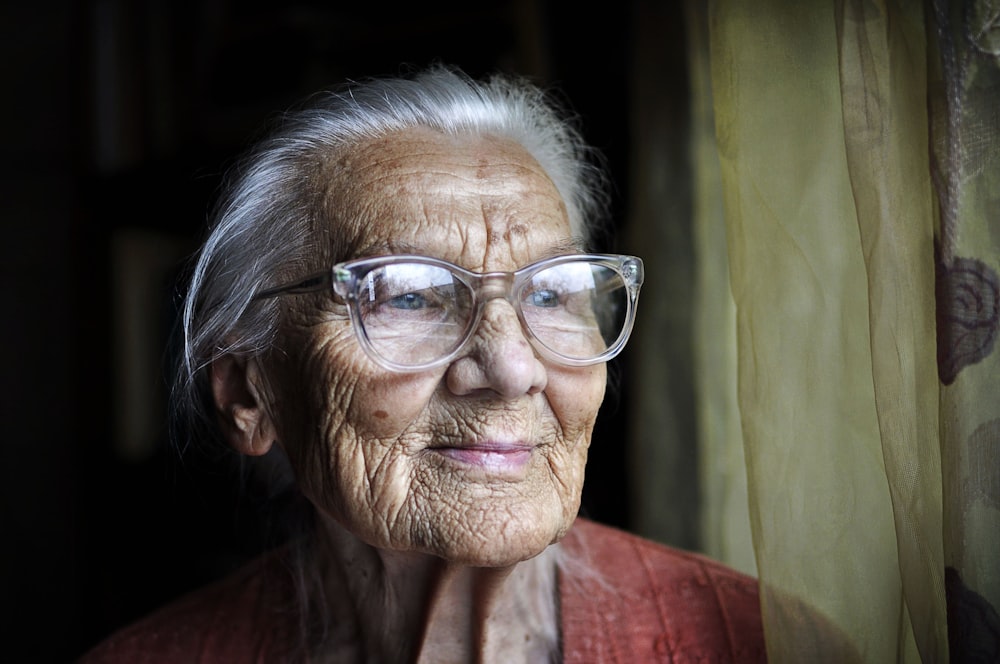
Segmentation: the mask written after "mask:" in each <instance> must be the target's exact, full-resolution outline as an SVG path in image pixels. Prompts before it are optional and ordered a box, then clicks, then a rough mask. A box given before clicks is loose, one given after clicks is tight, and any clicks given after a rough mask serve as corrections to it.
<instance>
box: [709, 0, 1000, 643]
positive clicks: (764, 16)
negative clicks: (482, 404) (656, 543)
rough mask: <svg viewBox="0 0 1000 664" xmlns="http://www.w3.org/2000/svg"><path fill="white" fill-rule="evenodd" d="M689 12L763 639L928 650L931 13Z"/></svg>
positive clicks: (944, 637) (725, 2)
mask: <svg viewBox="0 0 1000 664" xmlns="http://www.w3.org/2000/svg"><path fill="white" fill-rule="evenodd" d="M707 22H708V29H709V48H708V52H709V56H710V62H711V83H712V98H713V110H714V114H715V128H716V133H715V140H716V143H717V149H718V154H719V161H720V166H721V173H722V189H723V194H722V197H723V201H724V210H725V218H726V229H727V232H726V242H727V247H728V257H729V270H730V284H731V289H732V296H733V299H734V301H735V306H736V352H737V358H738V361H737V367H738V380H737V394H738V403H739V408H740V415H741V424H742V433H743V441H744V446H745V453H746V464H747V477H748V485H749V498H750V520H751V524H752V532H753V540H754V548H755V552H756V560H757V569H758V573H759V576H760V579H761V583H762V591H763V592H762V608H763V612H764V619H765V628H766V631H767V638H768V648H769V654H770V655H771V657H772V659H773V660H774V661H780V662H786V661H787V662H791V661H837V662H839V661H852V660H853V661H865V662H887V661H896V662H916V661H924V662H944V661H947V660H948V632H947V620H948V616H947V609H946V594H945V567H946V555H945V552H946V550H948V551H951V550H953V549H954V545H953V544H951V543H949V541H948V540H947V538H946V537H945V533H946V532H947V530H948V529H947V528H946V525H945V517H944V512H945V505H946V501H945V486H946V485H945V479H944V478H945V476H946V472H945V471H944V470H943V468H944V469H945V470H947V469H948V468H950V467H951V465H954V464H950V462H949V461H948V459H949V455H950V454H951V453H950V452H949V442H948V439H947V438H948V437H947V432H948V431H949V430H950V427H952V426H953V425H952V424H951V422H952V421H953V420H954V419H959V420H963V421H967V420H966V419H965V418H964V417H959V418H952V417H950V415H949V413H948V409H947V408H946V407H945V408H940V407H939V404H942V405H944V406H947V404H948V397H947V395H948V392H947V390H946V391H944V392H942V390H941V386H940V382H939V376H938V361H937V360H938V353H937V336H938V335H937V333H936V326H935V315H936V313H938V312H939V311H940V309H941V307H940V305H939V303H938V302H937V301H936V289H935V284H936V281H935V274H936V273H935V233H936V232H939V230H940V229H939V226H938V214H937V209H938V208H937V205H938V199H937V198H936V196H935V193H936V190H935V182H934V180H933V178H932V175H933V173H934V168H932V164H931V160H930V159H929V153H930V150H929V148H930V146H931V143H932V140H933V139H932V135H931V134H932V131H931V129H932V126H936V125H938V124H940V123H937V122H936V121H935V117H936V116H933V114H932V115H929V114H928V110H927V109H928V106H929V104H928V100H929V99H931V98H932V97H933V94H932V93H933V91H934V85H935V84H936V80H935V78H934V77H935V73H934V72H935V69H934V66H933V63H934V62H935V61H936V60H935V59H936V58H937V55H938V52H937V50H936V46H937V45H936V41H935V39H936V35H938V34H939V33H938V31H937V30H936V25H937V24H936V23H935V22H934V21H932V20H929V19H928V17H927V16H926V12H925V7H924V6H923V5H922V4H921V3H914V2H895V3H893V2H862V1H860V0H859V1H854V0H842V1H834V0H822V1H821V0H813V1H808V2H797V3H788V2H782V1H780V0H771V1H769V2H766V1H765V2H755V3H752V5H751V4H750V3H740V2H733V1H730V0H718V1H716V2H712V3H710V4H709V9H708V16H707ZM692 61H696V59H692ZM945 74H947V72H945ZM943 78H945V79H946V78H947V76H946V75H943ZM946 96H947V95H946ZM952 96H954V95H952ZM944 124H945V126H948V124H947V122H945V123H944ZM945 143H947V141H945ZM939 177H940V176H939ZM944 179H945V180H947V178H946V177H945V178H944ZM696 191H697V186H696ZM696 207H697V206H696ZM993 237H994V238H995V237H996V234H994V235H993ZM981 248H987V251H986V253H985V255H986V257H987V261H986V263H987V264H989V263H990V261H992V265H995V264H996V259H997V251H996V248H995V245H994V246H993V247H992V248H989V247H988V246H986V247H981ZM987 267H988V265H987ZM940 273H941V268H940V266H939V267H938V279H937V284H938V288H937V291H938V292H940V290H941V288H940V283H941V278H940ZM937 297H938V298H940V295H937ZM987 309H988V306H987ZM985 315H986V317H988V316H989V312H988V311H987V313H986V314H985ZM938 327H940V325H938ZM963 348H964V347H963ZM984 357H985V356H984ZM977 363H979V364H984V363H982V362H980V361H979V360H977ZM977 368H978V369H981V368H982V367H977ZM980 373H982V372H981V371H980ZM992 375H993V376H995V375H996V373H994V374H992ZM949 389H951V388H949ZM985 389H987V388H986V387H985V386H984V387H981V388H980V389H979V392H978V397H977V401H978V403H979V406H977V407H976V408H977V410H982V409H983V408H984V405H983V402H984V401H987V402H988V401H989V399H985V400H984V398H983V396H984V394H983V393H984V391H985ZM993 394H994V395H998V394H1000V391H994V392H993ZM994 401H995V400H994ZM985 408H986V410H989V409H990V404H989V403H987V404H986V405H985ZM994 417H995V416H994ZM987 421H989V420H987ZM980 426H982V425H980ZM942 432H944V434H945V435H942ZM991 435H992V434H990V433H987V434H981V437H982V439H983V440H985V441H988V443H982V444H980V447H984V448H988V447H989V446H990V445H992V444H993V443H994V442H995V441H996V437H995V436H994V437H993V438H990V436H991ZM942 459H945V461H944V462H943V461H942ZM943 463H944V465H943ZM953 474H954V473H953ZM985 475H989V473H988V472H987V473H985ZM986 484H987V485H989V482H988V481H987V482H986ZM981 493H984V492H981ZM985 493H988V491H986V492H985ZM958 511H961V510H958ZM964 514H965V513H964V512H963V515H964ZM949 518H951V516H949ZM962 518H963V521H964V522H968V520H969V519H968V518H967V517H966V516H963V517H962ZM980 530H987V531H991V532H992V533H993V534H994V535H995V533H996V529H995V528H994V529H992V530H991V529H990V527H986V528H981V527H980ZM994 550H995V549H994ZM972 558H974V559H975V560H977V561H982V560H985V559H986V558H995V555H991V554H989V552H988V551H987V550H986V549H984V548H982V546H979V547H977V549H976V553H975V554H973V556H972ZM968 567H969V566H968V565H966V568H968ZM980 587H981V586H980ZM980 598H982V597H980ZM986 600H987V604H988V600H989V598H988V597H987V598H986Z"/></svg>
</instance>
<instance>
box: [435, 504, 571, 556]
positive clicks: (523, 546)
mask: <svg viewBox="0 0 1000 664" xmlns="http://www.w3.org/2000/svg"><path fill="white" fill-rule="evenodd" d="M572 514H573V515H575V511H574V512H573V513H572ZM572 523H573V517H572V516H569V517H568V518H567V516H566V513H565V512H564V510H563V509H559V510H558V511H557V513H554V514H553V513H543V512H541V511H539V510H528V512H527V513H526V514H522V515H512V514H511V513H510V512H509V511H505V510H496V511H495V512H493V513H492V514H490V515H487V516H485V517H484V518H482V519H480V520H478V522H477V523H476V524H475V526H474V527H471V528H470V527H468V526H465V527H461V528H460V529H455V528H454V527H447V526H445V525H444V524H441V525H440V526H439V527H437V528H434V527H430V528H427V529H426V530H425V531H424V533H422V536H421V537H420V539H424V538H426V539H424V543H425V545H426V546H421V547H420V548H421V549H422V550H423V551H425V552H426V553H431V554H433V555H436V556H439V557H441V558H443V559H445V560H448V561H450V562H454V563H457V564H460V565H467V566H470V567H508V566H510V565H516V564H517V563H520V562H523V561H525V560H529V559H531V558H534V557H535V556H537V555H539V554H541V553H542V552H543V551H545V549H547V548H548V547H549V546H551V545H552V544H555V543H557V542H558V541H559V540H561V539H562V538H563V536H564V535H565V534H566V532H567V531H568V530H569V528H570V526H572ZM428 525H430V524H428ZM456 533H457V536H456Z"/></svg>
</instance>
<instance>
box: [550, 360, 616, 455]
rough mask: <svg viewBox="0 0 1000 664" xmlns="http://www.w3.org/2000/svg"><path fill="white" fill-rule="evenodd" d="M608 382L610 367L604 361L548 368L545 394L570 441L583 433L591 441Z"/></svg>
mask: <svg viewBox="0 0 1000 664" xmlns="http://www.w3.org/2000/svg"><path fill="white" fill-rule="evenodd" d="M606 385H607V369H606V367H605V365H603V364H598V365H594V366H591V367H580V368H572V369H571V368H558V369H555V370H550V371H549V381H548V387H547V388H546V390H545V393H546V396H547V397H548V400H549V404H550V406H551V407H552V411H553V413H554V414H555V416H556V419H558V420H559V424H560V426H561V427H562V430H563V434H564V435H565V436H566V438H567V439H568V440H573V439H575V438H577V437H578V436H581V435H582V436H584V437H585V438H586V439H587V441H588V442H589V439H590V434H591V432H592V431H593V428H594V422H595V420H596V419H597V413H598V411H599V410H600V408H601V403H602V402H603V401H604V390H605V386H606Z"/></svg>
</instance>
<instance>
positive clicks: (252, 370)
mask: <svg viewBox="0 0 1000 664" xmlns="http://www.w3.org/2000/svg"><path fill="white" fill-rule="evenodd" d="M261 379H262V375H261V370H260V365H259V364H258V362H257V360H256V359H254V358H249V359H247V358H243V357H237V356H235V355H224V356H222V357H221V358H219V359H218V360H215V361H214V362H212V367H211V380H212V396H213V398H214V400H215V409H216V411H217V412H218V415H219V423H220V425H221V427H222V434H223V436H224V437H225V439H226V442H228V443H229V445H230V446H231V447H232V448H233V449H235V450H236V451H237V452H240V453H242V454H246V455H249V456H260V455H262V454H266V453H267V452H268V450H270V449H271V445H272V444H273V443H274V439H275V435H274V423H273V422H272V421H271V418H270V416H269V415H268V413H267V410H266V409H265V408H264V404H263V402H262V400H261V392H262V391H261V389H260V386H261V385H262V381H261Z"/></svg>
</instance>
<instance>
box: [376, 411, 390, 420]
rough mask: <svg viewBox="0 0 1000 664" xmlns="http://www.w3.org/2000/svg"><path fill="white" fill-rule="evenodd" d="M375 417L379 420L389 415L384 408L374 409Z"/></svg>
mask: <svg viewBox="0 0 1000 664" xmlns="http://www.w3.org/2000/svg"><path fill="white" fill-rule="evenodd" d="M375 417H377V418H379V419H380V420H384V419H385V418H387V417H389V413H387V412H385V411H384V410H376V411H375Z"/></svg>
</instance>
